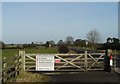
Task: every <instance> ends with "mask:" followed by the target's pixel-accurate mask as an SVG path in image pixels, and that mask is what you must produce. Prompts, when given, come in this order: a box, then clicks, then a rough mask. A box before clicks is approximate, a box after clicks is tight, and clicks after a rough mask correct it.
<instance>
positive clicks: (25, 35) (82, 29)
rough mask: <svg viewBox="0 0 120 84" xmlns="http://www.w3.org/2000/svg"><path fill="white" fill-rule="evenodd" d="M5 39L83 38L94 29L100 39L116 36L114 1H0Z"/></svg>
mask: <svg viewBox="0 0 120 84" xmlns="http://www.w3.org/2000/svg"><path fill="white" fill-rule="evenodd" d="M2 28H3V30H2V35H3V41H4V42H5V43H30V42H32V41H33V42H35V41H38V42H39V41H42V42H46V41H48V40H54V41H55V42H58V41H59V40H60V39H63V40H65V38H66V37H67V36H72V37H73V38H74V39H77V38H80V39H86V34H87V33H88V32H89V31H90V30H93V29H96V30H97V31H98V32H99V34H100V38H101V41H102V42H105V41H106V39H107V37H118V3H117V2H103V3H102V2H96V3H95V2H85V3H83V2H67V3H65V2H63V3H62V2H61V3H60V2H56V3H55V2H51V3H42V2H37V3H35V2H31V3H30V2H26V3H25V2H24V3H20V2H19V3H12V2H11V3H5V2H4V3H2Z"/></svg>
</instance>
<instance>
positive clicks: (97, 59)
mask: <svg viewBox="0 0 120 84" xmlns="http://www.w3.org/2000/svg"><path fill="white" fill-rule="evenodd" d="M88 55H89V57H91V58H92V59H93V60H94V61H95V62H93V63H92V64H91V66H89V67H88V69H90V68H91V67H93V66H94V65H95V64H96V63H97V62H98V61H99V59H100V58H102V57H103V55H101V56H100V57H99V58H96V59H95V58H93V56H92V55H90V54H88Z"/></svg>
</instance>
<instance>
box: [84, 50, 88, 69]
mask: <svg viewBox="0 0 120 84" xmlns="http://www.w3.org/2000/svg"><path fill="white" fill-rule="evenodd" d="M84 62H85V63H84V66H85V71H87V67H88V62H87V51H85V61H84Z"/></svg>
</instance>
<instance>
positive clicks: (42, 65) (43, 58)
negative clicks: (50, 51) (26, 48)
mask: <svg viewBox="0 0 120 84" xmlns="http://www.w3.org/2000/svg"><path fill="white" fill-rule="evenodd" d="M36 71H54V55H46V54H42V55H36Z"/></svg>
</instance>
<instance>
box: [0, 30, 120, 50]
mask: <svg viewBox="0 0 120 84" xmlns="http://www.w3.org/2000/svg"><path fill="white" fill-rule="evenodd" d="M86 38H87V39H76V40H74V38H73V37H72V36H67V37H66V39H65V41H63V40H62V39H60V40H59V41H58V42H57V43H55V42H54V41H53V40H50V41H46V42H45V43H43V42H39V43H35V42H31V43H29V44H21V45H16V46H14V45H15V44H10V45H11V47H8V45H7V44H5V43H4V42H2V41H1V42H0V48H2V49H6V48H10V49H16V48H18V49H23V48H39V47H40V46H45V47H46V48H48V47H56V46H57V47H60V46H66V47H68V48H69V47H91V48H94V49H107V48H110V49H117V50H120V40H119V39H118V38H110V37H108V38H107V39H106V42H105V43H98V42H99V41H100V34H99V32H98V31H97V30H95V29H93V30H91V31H89V32H88V33H87V35H86Z"/></svg>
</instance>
